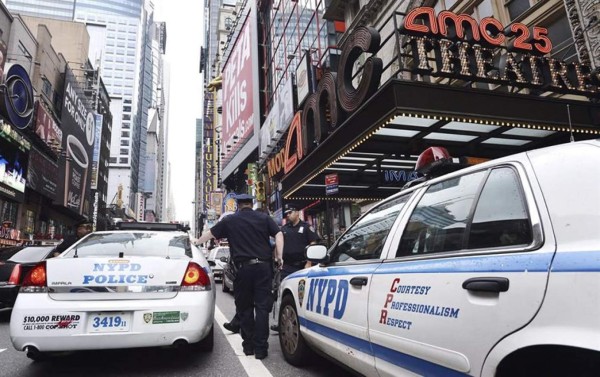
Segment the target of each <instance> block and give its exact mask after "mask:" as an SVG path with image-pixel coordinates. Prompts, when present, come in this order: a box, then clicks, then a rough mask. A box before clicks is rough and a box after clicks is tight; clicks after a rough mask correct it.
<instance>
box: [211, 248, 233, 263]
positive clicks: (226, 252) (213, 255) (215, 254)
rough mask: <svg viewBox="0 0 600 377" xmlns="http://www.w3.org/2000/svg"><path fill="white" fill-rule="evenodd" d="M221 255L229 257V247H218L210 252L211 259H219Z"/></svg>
mask: <svg viewBox="0 0 600 377" xmlns="http://www.w3.org/2000/svg"><path fill="white" fill-rule="evenodd" d="M221 257H227V258H229V248H228V247H220V248H218V249H217V250H216V251H213V252H211V258H210V259H211V260H217V259H221Z"/></svg>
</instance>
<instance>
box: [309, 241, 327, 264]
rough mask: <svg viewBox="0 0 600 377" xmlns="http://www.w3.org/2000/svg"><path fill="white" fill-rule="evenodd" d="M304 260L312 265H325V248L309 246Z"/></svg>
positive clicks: (322, 246) (323, 246)
mask: <svg viewBox="0 0 600 377" xmlns="http://www.w3.org/2000/svg"><path fill="white" fill-rule="evenodd" d="M306 259H308V260H309V261H311V262H313V263H326V262H327V261H328V260H329V258H328V256H327V247H325V245H310V246H308V247H307V248H306Z"/></svg>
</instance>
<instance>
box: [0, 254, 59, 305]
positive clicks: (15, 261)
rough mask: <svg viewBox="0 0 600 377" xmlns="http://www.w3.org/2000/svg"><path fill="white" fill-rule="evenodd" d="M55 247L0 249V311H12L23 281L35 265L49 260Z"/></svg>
mask: <svg viewBox="0 0 600 377" xmlns="http://www.w3.org/2000/svg"><path fill="white" fill-rule="evenodd" d="M54 249H55V246H53V245H51V246H15V247H7V248H2V249H0V310H9V309H12V307H13V305H14V304H15V301H16V299H17V294H18V293H19V289H20V288H21V283H22V282H23V279H24V278H25V276H26V275H27V273H28V272H29V270H31V269H32V268H33V267H34V266H35V265H36V264H38V263H39V262H40V261H43V260H45V259H47V258H51V257H52V256H53V255H52V253H53V251H54Z"/></svg>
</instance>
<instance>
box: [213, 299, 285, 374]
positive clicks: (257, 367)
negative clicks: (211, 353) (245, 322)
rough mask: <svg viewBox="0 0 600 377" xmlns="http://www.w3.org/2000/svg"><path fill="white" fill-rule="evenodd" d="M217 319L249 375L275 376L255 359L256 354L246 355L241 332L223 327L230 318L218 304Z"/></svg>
mask: <svg viewBox="0 0 600 377" xmlns="http://www.w3.org/2000/svg"><path fill="white" fill-rule="evenodd" d="M215 320H216V321H217V324H218V325H219V329H220V330H221V332H222V333H223V334H225V338H226V339H227V341H228V342H229V345H230V346H231V348H233V350H234V351H235V355H236V356H237V357H238V359H239V360H240V363H242V366H243V367H244V370H245V371H246V373H248V376H252V377H254V376H260V377H273V375H272V374H271V373H270V372H269V370H268V369H267V368H266V367H265V364H263V362H262V361H260V360H257V359H255V358H254V356H246V355H244V349H243V348H242V337H241V336H240V334H233V333H231V332H229V331H227V330H225V329H224V328H223V324H224V323H225V322H229V320H228V319H227V318H226V317H225V315H224V314H223V313H222V312H221V311H220V310H219V308H218V307H216V306H215Z"/></svg>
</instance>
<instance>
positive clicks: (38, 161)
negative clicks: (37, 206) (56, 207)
mask: <svg viewBox="0 0 600 377" xmlns="http://www.w3.org/2000/svg"><path fill="white" fill-rule="evenodd" d="M57 186H58V165H57V164H56V162H54V161H52V160H51V159H49V158H48V157H46V156H44V154H43V153H41V152H39V151H38V150H37V149H35V148H32V149H31V150H30V151H29V170H28V171H27V187H29V188H31V189H32V190H34V191H36V192H39V193H41V194H43V195H45V196H47V197H48V198H51V199H53V200H54V199H56V193H57V191H56V190H57Z"/></svg>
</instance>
